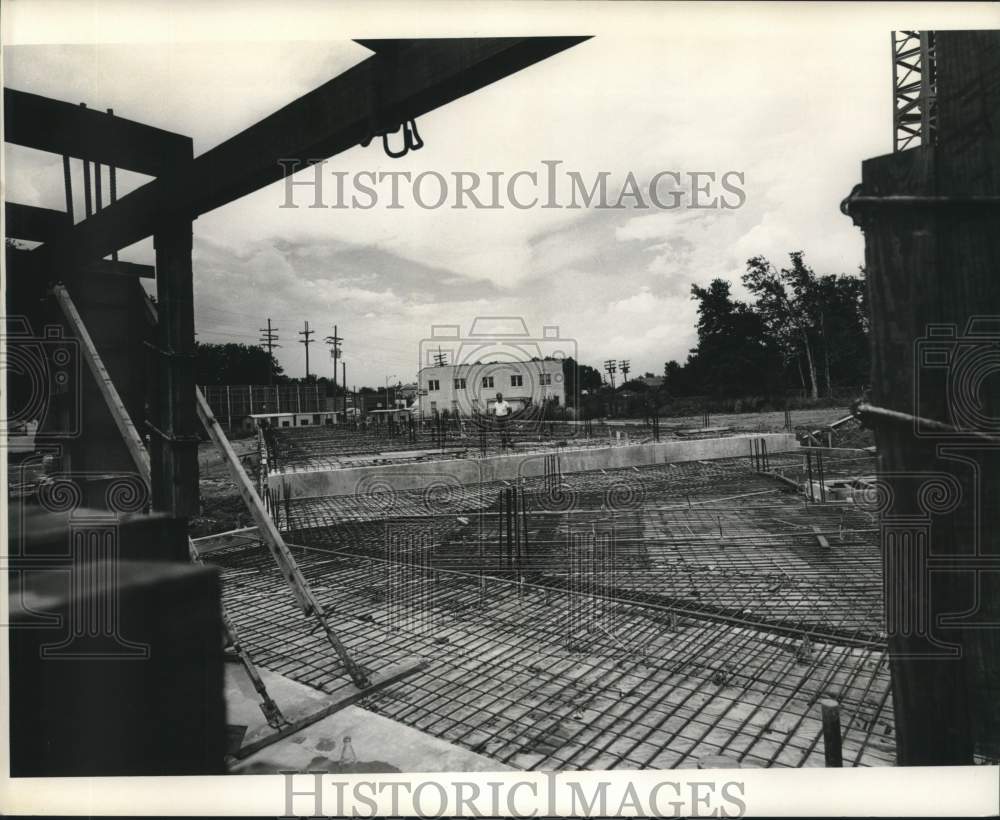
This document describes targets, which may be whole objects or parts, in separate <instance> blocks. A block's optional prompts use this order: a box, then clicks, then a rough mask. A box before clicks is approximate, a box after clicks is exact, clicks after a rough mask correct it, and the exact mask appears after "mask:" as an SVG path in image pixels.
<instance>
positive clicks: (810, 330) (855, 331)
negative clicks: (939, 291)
mask: <svg viewBox="0 0 1000 820" xmlns="http://www.w3.org/2000/svg"><path fill="white" fill-rule="evenodd" d="M788 257H789V259H790V260H791V265H790V267H787V268H782V269H781V270H777V269H776V268H775V267H774V266H773V265H772V264H771V263H770V262H768V260H767V259H765V258H764V257H762V256H757V257H754V258H753V259H750V260H748V262H747V272H746V273H745V274H744V276H743V283H744V284H745V285H746V287H747V289H748V290H750V292H751V293H753V294H754V295H755V296H756V297H757V302H756V304H755V306H754V307H755V309H756V310H757V312H758V313H759V314H760V315H761V318H762V320H763V322H764V324H765V325H766V327H767V329H768V332H769V333H770V334H771V336H772V337H773V338H774V339H775V341H776V342H777V343H778V344H779V346H780V347H781V349H782V351H783V353H784V356H785V360H786V362H792V361H794V362H795V365H796V368H797V369H798V370H799V374H800V380H801V381H802V384H803V387H807V388H808V390H809V392H810V395H811V396H812V397H813V398H817V397H818V396H819V392H820V369H822V382H823V386H824V392H825V393H826V395H828V396H830V395H833V385H834V382H835V381H841V382H844V381H847V382H850V383H852V384H860V383H862V382H864V381H866V380H867V375H866V374H867V369H868V359H869V354H868V344H867V333H868V316H867V304H866V292H867V289H866V285H865V279H864V270H863V269H862V270H861V276H860V277H856V276H846V275H843V274H841V275H834V274H827V275H824V276H817V274H816V273H815V271H813V269H812V268H811V267H809V266H808V265H807V264H806V262H805V256H804V254H803V253H802V252H801V251H795V252H793V253H790V254H789V255H788ZM803 363H804V364H805V370H804V371H803V369H802V364H803ZM806 374H808V383H807V381H806Z"/></svg>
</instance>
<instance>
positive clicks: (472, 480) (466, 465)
mask: <svg viewBox="0 0 1000 820" xmlns="http://www.w3.org/2000/svg"><path fill="white" fill-rule="evenodd" d="M754 439H756V440H758V441H759V440H760V439H763V440H765V441H766V442H767V451H768V452H769V453H780V452H787V451H789V450H798V449H800V448H799V443H798V442H797V441H796V440H795V436H794V435H792V434H790V433H761V434H759V435H741V436H726V437H724V438H708V439H695V440H691V441H661V442H658V443H650V444H632V445H626V446H622V447H590V448H585V449H568V448H560V449H558V450H550V451H547V452H539V453H524V454H516V453H515V454H511V455H503V456H492V457H490V458H484V459H478V458H476V459H473V458H468V459H448V460H444V459H442V460H441V461H423V462H417V463H410V464H379V465H372V466H368V467H348V468H344V469H340V470H310V471H302V472H294V473H279V474H277V475H272V476H271V477H270V478H269V479H268V482H269V485H270V487H271V491H272V493H273V494H274V496H275V498H276V499H278V500H282V499H285V498H289V499H296V498H317V497H326V496H337V495H357V494H369V493H374V492H387V491H390V490H419V489H425V488H428V487H433V486H444V487H447V486H451V485H456V484H457V485H461V484H476V483H479V482H488V481H516V480H517V479H518V478H530V477H534V476H541V475H544V474H545V470H546V459H547V458H550V457H552V456H555V457H556V458H558V463H559V470H560V472H562V473H563V474H566V473H580V472H587V471H590V470H601V469H605V470H607V469H611V470H613V469H618V468H622V467H641V466H643V465H651V464H667V463H669V462H676V461H701V460H707V459H716V458H733V457H738V456H749V455H750V442H751V440H754Z"/></svg>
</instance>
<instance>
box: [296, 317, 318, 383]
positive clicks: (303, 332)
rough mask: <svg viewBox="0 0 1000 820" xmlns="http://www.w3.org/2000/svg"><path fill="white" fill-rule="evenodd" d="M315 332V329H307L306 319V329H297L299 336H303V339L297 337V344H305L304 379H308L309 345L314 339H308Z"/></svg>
mask: <svg viewBox="0 0 1000 820" xmlns="http://www.w3.org/2000/svg"><path fill="white" fill-rule="evenodd" d="M315 332H316V331H315V330H310V329H309V321H308V320H306V329H305V330H300V331H299V336H304V337H305V338H303V339H299V344H300V345H305V346H306V381H309V345H311V344H312V343H313V342H314V341H316V340H315V339H310V338H309V337H310V336H312V335H313V334H314V333H315Z"/></svg>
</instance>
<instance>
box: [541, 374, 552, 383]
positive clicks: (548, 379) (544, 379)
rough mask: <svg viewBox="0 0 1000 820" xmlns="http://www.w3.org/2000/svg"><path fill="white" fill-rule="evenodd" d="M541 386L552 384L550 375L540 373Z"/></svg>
mask: <svg viewBox="0 0 1000 820" xmlns="http://www.w3.org/2000/svg"><path fill="white" fill-rule="evenodd" d="M541 384H552V374H551V373H542V381H541Z"/></svg>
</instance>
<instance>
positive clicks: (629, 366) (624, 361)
mask: <svg viewBox="0 0 1000 820" xmlns="http://www.w3.org/2000/svg"><path fill="white" fill-rule="evenodd" d="M618 366H619V367H620V368H621V369H622V384H625V382H627V381H628V372H629V370H631V369H632V363H631V362H630V361H629V360H628V359H622V360H621V361H620V362H619V363H618Z"/></svg>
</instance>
